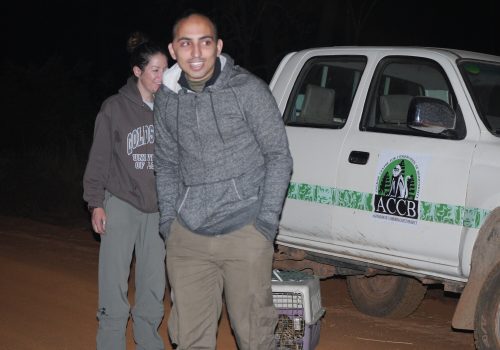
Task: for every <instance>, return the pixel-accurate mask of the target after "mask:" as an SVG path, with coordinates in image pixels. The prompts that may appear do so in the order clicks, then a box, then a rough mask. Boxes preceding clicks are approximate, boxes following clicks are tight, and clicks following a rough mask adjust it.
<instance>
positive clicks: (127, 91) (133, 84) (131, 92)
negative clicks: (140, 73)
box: [118, 75, 146, 106]
mask: <svg viewBox="0 0 500 350" xmlns="http://www.w3.org/2000/svg"><path fill="white" fill-rule="evenodd" d="M118 93H119V94H120V95H122V96H124V97H125V98H127V99H128V100H130V101H132V102H133V103H135V104H138V105H140V106H145V105H146V104H145V103H144V101H143V100H142V96H141V93H140V91H139V88H138V87H137V78H136V77H135V76H133V75H132V76H130V77H129V78H128V79H127V83H126V84H125V85H123V86H122V87H121V88H120V90H118Z"/></svg>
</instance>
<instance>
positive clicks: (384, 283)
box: [363, 275, 400, 298]
mask: <svg viewBox="0 0 500 350" xmlns="http://www.w3.org/2000/svg"><path fill="white" fill-rule="evenodd" d="M366 282H367V283H365V284H364V285H363V287H364V288H363V289H364V291H365V293H367V294H371V295H372V296H378V297H379V298H384V297H386V296H387V295H390V294H391V293H392V291H394V290H395V289H396V288H397V287H398V285H399V283H400V280H399V279H398V278H397V277H395V276H383V275H379V276H375V277H371V278H370V282H369V283H368V281H366Z"/></svg>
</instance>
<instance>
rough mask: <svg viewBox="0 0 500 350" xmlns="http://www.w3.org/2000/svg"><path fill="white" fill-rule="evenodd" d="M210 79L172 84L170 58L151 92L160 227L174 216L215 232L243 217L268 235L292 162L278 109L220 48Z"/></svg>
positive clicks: (175, 79) (174, 74)
mask: <svg viewBox="0 0 500 350" xmlns="http://www.w3.org/2000/svg"><path fill="white" fill-rule="evenodd" d="M219 60H220V64H221V72H220V74H219V76H218V77H217V79H216V80H215V82H214V83H213V84H212V85H209V86H207V87H205V89H204V90H203V91H202V92H201V93H195V92H193V91H190V90H188V89H186V88H182V87H181V86H180V84H179V78H180V76H181V74H182V72H181V69H180V67H179V66H178V65H177V64H176V65H174V66H173V67H172V68H170V69H169V70H168V71H166V72H165V73H164V76H163V86H162V87H161V88H160V89H159V91H158V92H157V94H156V98H155V112H154V115H155V133H156V136H155V138H156V146H155V171H156V184H157V191H158V203H159V207H160V232H161V233H162V234H163V235H164V236H165V237H166V236H168V233H169V231H170V224H171V223H172V221H173V220H174V219H175V218H177V219H178V220H179V222H180V223H181V224H182V225H184V226H185V227H186V228H188V229H190V230H191V231H193V232H196V233H199V234H206V235H218V234H224V233H228V232H231V231H234V230H236V229H238V228H241V227H243V226H245V225H247V224H252V223H253V224H254V225H255V227H256V228H257V229H258V230H259V231H260V232H261V233H262V234H263V235H264V236H265V237H266V238H267V239H269V240H274V238H275V236H276V233H277V229H278V222H279V216H280V214H281V209H282V205H283V200H284V198H285V194H286V191H287V188H288V182H289V180H290V176H291V170H292V158H291V156H290V151H289V148H288V140H287V137H286V134H285V128H284V124H283V120H282V118H281V114H280V112H279V110H278V107H277V105H276V101H275V100H274V97H273V96H272V94H271V92H270V90H269V87H268V86H267V84H265V83H264V82H263V81H262V80H260V79H258V78H257V77H255V76H254V75H252V74H251V73H249V72H248V71H246V70H245V69H243V68H241V67H239V66H235V65H234V64H233V60H232V59H231V58H230V57H229V56H227V55H223V56H219Z"/></svg>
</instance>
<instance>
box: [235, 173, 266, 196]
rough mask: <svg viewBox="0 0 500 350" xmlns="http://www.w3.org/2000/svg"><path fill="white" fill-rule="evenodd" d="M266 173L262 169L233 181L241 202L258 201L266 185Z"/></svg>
mask: <svg viewBox="0 0 500 350" xmlns="http://www.w3.org/2000/svg"><path fill="white" fill-rule="evenodd" d="M263 181H264V172H263V171H262V169H261V168H260V167H258V168H256V169H255V170H252V171H250V172H248V173H246V174H243V175H241V176H239V177H237V178H234V179H232V182H233V186H234V190H235V192H236V195H237V196H238V199H239V200H257V199H258V198H259V196H260V192H261V188H262V186H263V185H264V184H263Z"/></svg>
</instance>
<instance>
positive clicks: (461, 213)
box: [288, 182, 490, 228]
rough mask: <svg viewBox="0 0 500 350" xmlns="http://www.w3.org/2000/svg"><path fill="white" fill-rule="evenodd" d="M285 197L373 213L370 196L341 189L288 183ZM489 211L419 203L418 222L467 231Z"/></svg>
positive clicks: (478, 222)
mask: <svg viewBox="0 0 500 350" xmlns="http://www.w3.org/2000/svg"><path fill="white" fill-rule="evenodd" d="M288 198H290V199H295V200H300V201H306V202H315V203H320V204H328V205H334V206H338V207H344V208H352V209H358V210H365V211H373V194H372V193H365V192H359V191H352V190H344V189H339V188H334V187H328V186H320V185H311V184H304V183H295V182H292V183H290V186H289V188H288ZM489 212H490V211H489V210H486V209H480V208H467V207H464V206H460V205H450V204H443V203H431V202H425V201H419V216H418V217H419V219H420V220H424V221H430V222H436V223H444V224H452V225H460V226H465V227H470V228H479V227H480V226H481V225H482V223H483V222H484V220H485V219H486V216H488V214H489Z"/></svg>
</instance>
